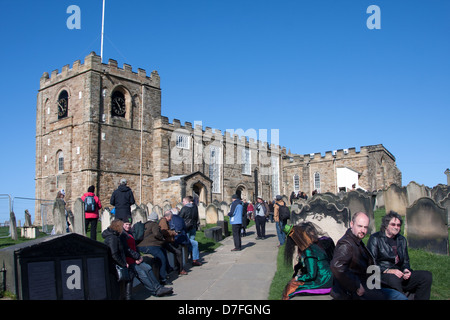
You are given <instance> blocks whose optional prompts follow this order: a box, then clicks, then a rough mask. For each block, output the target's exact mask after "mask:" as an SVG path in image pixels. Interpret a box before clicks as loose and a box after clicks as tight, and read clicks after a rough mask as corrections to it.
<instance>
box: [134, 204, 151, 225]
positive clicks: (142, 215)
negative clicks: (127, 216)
mask: <svg viewBox="0 0 450 320" xmlns="http://www.w3.org/2000/svg"><path fill="white" fill-rule="evenodd" d="M131 220H132V221H133V225H134V224H135V223H136V222H138V221H140V222H143V223H145V222H146V221H147V220H148V215H147V214H146V212H145V210H144V209H142V208H140V207H137V208H136V209H134V210H133V211H132V212H131Z"/></svg>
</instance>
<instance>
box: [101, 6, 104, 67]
mask: <svg viewBox="0 0 450 320" xmlns="http://www.w3.org/2000/svg"><path fill="white" fill-rule="evenodd" d="M104 31H105V0H103V11H102V40H101V48H100V58H101V60H102V62H103V33H104Z"/></svg>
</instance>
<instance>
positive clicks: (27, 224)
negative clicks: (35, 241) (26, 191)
mask: <svg viewBox="0 0 450 320" xmlns="http://www.w3.org/2000/svg"><path fill="white" fill-rule="evenodd" d="M32 225H33V224H32V222H31V214H30V212H29V211H28V209H27V210H25V223H24V224H23V226H24V227H31V226H32Z"/></svg>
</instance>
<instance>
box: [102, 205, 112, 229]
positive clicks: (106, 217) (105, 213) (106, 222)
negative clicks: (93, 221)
mask: <svg viewBox="0 0 450 320" xmlns="http://www.w3.org/2000/svg"><path fill="white" fill-rule="evenodd" d="M113 219H114V216H113V215H112V214H111V211H109V208H105V209H103V210H102V212H101V213H100V221H101V222H102V232H103V231H105V230H106V229H107V228H108V227H109V226H110V225H111V221H112V220H113Z"/></svg>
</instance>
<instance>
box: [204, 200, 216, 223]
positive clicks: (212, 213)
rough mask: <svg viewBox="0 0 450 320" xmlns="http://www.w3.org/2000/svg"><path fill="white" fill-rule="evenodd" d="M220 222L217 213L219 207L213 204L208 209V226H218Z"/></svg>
mask: <svg viewBox="0 0 450 320" xmlns="http://www.w3.org/2000/svg"><path fill="white" fill-rule="evenodd" d="M218 220H219V215H218V211H217V207H216V206H215V205H213V204H210V205H208V206H207V207H206V224H217V221H218Z"/></svg>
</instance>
